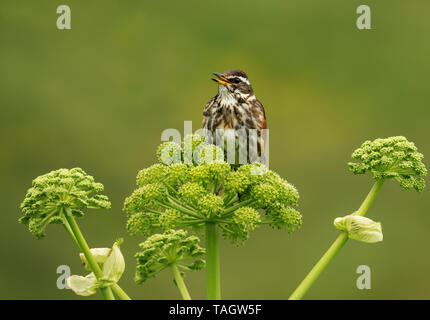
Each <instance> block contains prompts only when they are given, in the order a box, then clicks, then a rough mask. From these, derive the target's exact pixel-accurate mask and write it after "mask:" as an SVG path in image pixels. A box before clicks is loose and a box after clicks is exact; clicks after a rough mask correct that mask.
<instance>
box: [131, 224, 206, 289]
mask: <svg viewBox="0 0 430 320" xmlns="http://www.w3.org/2000/svg"><path fill="white" fill-rule="evenodd" d="M199 241H200V240H199V238H197V237H196V236H188V235H187V232H186V231H184V230H168V231H166V232H164V233H163V234H154V235H152V236H150V237H149V238H148V239H147V240H146V241H145V242H142V243H141V244H140V245H139V247H140V251H138V252H137V253H136V255H135V258H136V261H137V268H136V277H135V280H136V282H137V283H138V284H141V283H143V282H145V281H146V280H147V279H148V278H150V277H154V276H155V275H157V274H158V273H159V272H161V271H162V270H164V269H166V268H168V267H170V266H172V265H173V264H175V265H176V266H177V267H178V268H180V269H181V270H183V271H184V270H191V271H194V270H200V269H202V268H203V267H204V266H205V262H204V260H202V259H201V258H202V257H203V256H204V255H205V249H203V248H201V247H200V246H199Z"/></svg>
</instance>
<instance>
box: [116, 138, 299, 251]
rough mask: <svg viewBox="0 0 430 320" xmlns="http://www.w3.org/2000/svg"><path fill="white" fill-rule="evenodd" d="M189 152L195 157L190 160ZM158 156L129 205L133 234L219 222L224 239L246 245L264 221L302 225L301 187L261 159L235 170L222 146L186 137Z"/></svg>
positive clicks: (140, 176)
mask: <svg viewBox="0 0 430 320" xmlns="http://www.w3.org/2000/svg"><path fill="white" fill-rule="evenodd" d="M187 145H188V146H191V151H190V150H188V151H187V150H186V149H184V148H186V146H187ZM164 148H167V149H166V151H164ZM190 153H193V154H194V155H195V157H194V156H193V159H194V160H193V161H189V163H188V164H186V163H184V159H187V156H188V155H189V154H190ZM157 154H158V155H159V156H158V158H159V161H160V163H158V164H154V165H152V166H150V167H149V168H146V169H143V170H141V171H140V172H139V173H138V175H137V179H136V181H137V186H138V188H137V189H136V190H135V191H134V192H133V193H132V194H131V195H130V196H129V197H128V198H127V199H126V200H125V203H124V210H125V211H126V212H127V213H128V214H129V220H128V223H127V229H128V231H129V232H130V233H131V234H144V235H145V236H148V235H151V234H154V233H156V232H163V231H165V230H169V229H172V228H190V227H192V228H199V227H202V226H204V225H205V224H206V223H216V224H217V225H218V227H219V228H220V229H221V230H222V234H223V235H224V237H225V238H227V239H230V240H232V241H233V242H234V243H236V244H241V243H243V242H244V241H245V240H246V239H247V238H248V236H249V232H250V231H252V230H254V229H255V228H257V227H259V226H261V225H269V226H271V227H273V228H278V229H281V228H282V229H286V230H287V231H289V232H291V231H293V230H295V229H297V228H299V227H300V225H301V223H302V220H301V215H300V213H299V212H298V211H297V210H296V207H297V205H298V199H299V194H298V191H297V189H296V188H295V187H294V186H293V185H291V184H290V183H288V182H287V181H286V180H285V179H283V178H281V177H280V176H279V175H278V174H277V173H275V172H273V171H271V170H269V169H267V168H266V167H265V166H264V165H262V164H260V163H252V164H247V165H243V166H241V167H239V168H238V169H237V170H232V168H231V166H230V165H229V164H228V163H226V162H225V161H224V160H222V159H220V158H219V154H220V152H219V148H218V147H216V146H214V145H211V144H206V143H205V142H204V141H203V140H202V139H201V138H199V136H197V137H196V136H187V137H186V138H185V139H184V142H183V143H182V146H180V145H178V144H175V143H174V142H167V143H163V144H162V145H161V146H160V148H159V149H158V152H157ZM163 154H164V155H165V156H164V157H163V156H160V155H163ZM168 157H170V159H181V162H177V161H167V160H168Z"/></svg>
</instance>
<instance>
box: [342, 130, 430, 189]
mask: <svg viewBox="0 0 430 320" xmlns="http://www.w3.org/2000/svg"><path fill="white" fill-rule="evenodd" d="M352 158H353V159H355V160H357V161H358V162H350V163H348V165H349V169H350V171H351V172H352V173H354V174H363V173H367V172H370V173H372V175H373V177H374V178H375V179H376V180H381V179H394V180H396V181H398V182H399V183H400V186H401V187H402V188H404V189H415V190H416V191H422V190H423V189H424V187H425V180H424V177H425V176H426V175H427V169H426V167H425V165H424V163H423V162H422V160H423V158H424V156H423V155H422V154H421V153H419V152H418V149H417V147H416V146H415V144H414V143H413V142H410V141H408V140H407V139H406V138H405V137H402V136H397V137H389V138H386V139H376V140H373V141H365V142H364V143H363V144H362V145H361V147H360V148H358V149H356V150H355V151H354V152H353V154H352Z"/></svg>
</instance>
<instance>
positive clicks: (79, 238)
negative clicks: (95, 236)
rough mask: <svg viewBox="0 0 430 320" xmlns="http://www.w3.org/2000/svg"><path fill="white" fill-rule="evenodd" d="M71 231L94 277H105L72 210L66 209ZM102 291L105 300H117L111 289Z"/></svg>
mask: <svg viewBox="0 0 430 320" xmlns="http://www.w3.org/2000/svg"><path fill="white" fill-rule="evenodd" d="M64 216H65V218H66V220H67V222H68V224H69V226H70V229H71V231H72V232H73V234H74V236H75V239H76V242H77V244H78V246H79V248H80V249H81V251H82V253H83V254H84V255H85V258H87V261H88V264H89V266H90V268H91V270H92V271H93V272H94V275H95V276H96V278H97V279H99V278H102V277H103V272H102V270H101V269H100V267H99V265H98V264H97V262H96V260H95V259H94V257H93V255H92V254H91V251H90V248H89V247H88V244H87V241H86V240H85V238H84V236H83V235H82V233H81V230H80V229H79V227H78V224H77V223H76V221H75V218H74V217H73V214H72V211H71V210H70V209H68V208H67V209H66V212H65V214H64ZM100 291H101V293H102V295H103V297H104V298H105V300H115V297H114V295H113V293H112V290H111V288H109V287H108V288H100Z"/></svg>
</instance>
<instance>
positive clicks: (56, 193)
mask: <svg viewBox="0 0 430 320" xmlns="http://www.w3.org/2000/svg"><path fill="white" fill-rule="evenodd" d="M103 189H104V187H103V185H102V184H101V183H98V182H95V181H94V178H93V177H92V176H90V175H88V174H86V173H85V171H84V170H82V169H81V168H73V169H58V170H55V171H51V172H49V173H47V174H44V175H41V176H39V177H37V178H36V179H34V180H33V183H32V187H31V188H30V189H28V191H27V194H26V196H25V198H24V201H23V202H22V203H21V209H22V212H23V213H24V216H23V217H21V218H20V219H19V222H20V223H23V224H28V225H29V230H30V232H31V233H32V234H34V235H35V236H36V237H37V238H42V237H44V236H45V228H46V226H47V225H49V224H52V223H59V224H66V225H67V223H65V220H64V214H65V213H66V210H68V211H70V212H71V214H73V216H75V217H80V216H83V215H84V212H83V211H82V210H83V209H109V208H110V206H111V204H110V202H109V199H108V198H107V196H105V195H101V194H98V193H99V192H102V191H103Z"/></svg>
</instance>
